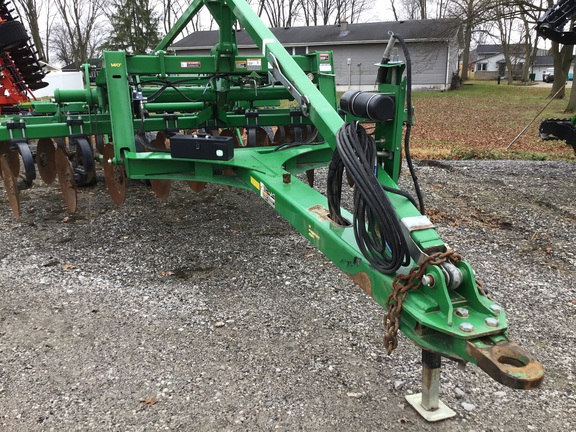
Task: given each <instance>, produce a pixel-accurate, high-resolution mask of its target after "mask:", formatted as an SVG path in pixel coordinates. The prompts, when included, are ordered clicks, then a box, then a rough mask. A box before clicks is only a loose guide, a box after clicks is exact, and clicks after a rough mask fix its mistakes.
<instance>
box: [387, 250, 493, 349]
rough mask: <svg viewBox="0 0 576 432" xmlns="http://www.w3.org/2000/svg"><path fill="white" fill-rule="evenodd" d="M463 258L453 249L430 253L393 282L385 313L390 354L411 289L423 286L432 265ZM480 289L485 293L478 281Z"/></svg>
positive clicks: (454, 262) (393, 347)
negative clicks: (425, 276)
mask: <svg viewBox="0 0 576 432" xmlns="http://www.w3.org/2000/svg"><path fill="white" fill-rule="evenodd" d="M461 260H462V256H461V255H460V254H458V253H456V252H454V251H453V250H448V251H446V252H436V253H434V254H432V255H429V256H428V258H426V259H425V260H424V261H423V262H422V263H421V264H420V265H419V266H416V267H414V268H412V269H411V270H410V272H409V273H408V274H398V275H396V277H395V278H394V281H393V282H392V292H391V293H390V295H389V296H388V298H387V299H386V308H387V309H388V312H387V313H386V315H384V328H385V334H384V346H385V347H386V351H387V352H388V354H391V353H392V351H394V350H395V349H396V347H397V346H398V328H399V327H400V318H401V317H402V303H403V301H404V299H405V298H406V295H407V294H408V292H409V291H411V290H414V289H418V288H420V287H421V286H422V277H423V276H424V274H425V273H426V269H427V268H428V266H430V265H436V266H439V265H442V264H444V263H445V262H447V261H449V262H450V263H452V264H454V265H456V263H458V262H459V261H461ZM476 283H477V285H478V290H479V291H480V292H481V293H482V294H483V295H485V294H484V292H483V290H482V285H481V284H480V283H479V282H478V281H476Z"/></svg>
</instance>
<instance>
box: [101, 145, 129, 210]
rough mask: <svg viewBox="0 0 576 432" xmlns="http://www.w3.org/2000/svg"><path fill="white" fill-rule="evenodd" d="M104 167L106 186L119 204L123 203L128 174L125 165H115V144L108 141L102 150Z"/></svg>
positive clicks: (113, 199)
mask: <svg viewBox="0 0 576 432" xmlns="http://www.w3.org/2000/svg"><path fill="white" fill-rule="evenodd" d="M102 159H103V162H102V167H103V168H104V180H105V181H106V188H107V189H108V193H109V194H110V197H111V198H112V201H114V202H115V203H116V204H117V205H122V203H123V202H124V200H125V199H126V174H125V173H124V167H122V166H120V165H114V164H113V163H112V160H113V159H114V145H113V144H111V143H108V144H106V145H105V146H104V151H103V152H102Z"/></svg>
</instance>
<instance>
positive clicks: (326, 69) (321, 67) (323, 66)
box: [320, 63, 332, 72]
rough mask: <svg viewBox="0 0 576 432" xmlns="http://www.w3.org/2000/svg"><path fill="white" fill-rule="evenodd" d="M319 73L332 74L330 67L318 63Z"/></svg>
mask: <svg viewBox="0 0 576 432" xmlns="http://www.w3.org/2000/svg"><path fill="white" fill-rule="evenodd" d="M320 72H332V66H330V65H329V64H327V63H320Z"/></svg>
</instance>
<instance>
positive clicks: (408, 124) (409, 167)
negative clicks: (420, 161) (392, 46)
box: [392, 34, 426, 214]
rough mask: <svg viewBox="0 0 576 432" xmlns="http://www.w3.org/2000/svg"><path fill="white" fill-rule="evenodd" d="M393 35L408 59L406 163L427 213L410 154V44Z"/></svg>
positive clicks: (420, 203) (421, 208)
mask: <svg viewBox="0 0 576 432" xmlns="http://www.w3.org/2000/svg"><path fill="white" fill-rule="evenodd" d="M392 37H394V38H395V39H396V40H397V41H398V42H399V43H400V45H401V46H402V51H403V52H404V58H405V59H406V111H407V113H408V119H407V121H406V133H405V134H404V154H405V155H406V163H407V164H408V169H409V170H410V176H411V177H412V182H413V183H414V190H415V191H416V196H417V197H418V207H419V209H420V213H422V214H425V212H426V209H425V208H424V197H423V196H422V191H421V190H420V184H419V183H418V177H417V176H416V171H415V170H414V165H413V164H412V156H411V155H410V132H411V130H412V118H413V116H414V112H413V109H412V60H411V58H410V51H409V50H408V45H406V42H405V41H404V38H403V37H402V36H400V35H397V34H394V35H393V36H392Z"/></svg>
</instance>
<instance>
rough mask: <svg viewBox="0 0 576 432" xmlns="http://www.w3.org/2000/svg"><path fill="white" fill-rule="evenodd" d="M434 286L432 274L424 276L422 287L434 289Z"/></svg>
mask: <svg viewBox="0 0 576 432" xmlns="http://www.w3.org/2000/svg"><path fill="white" fill-rule="evenodd" d="M434 284H435V282H434V276H432V275H431V274H426V275H424V276H422V285H424V286H427V287H430V288H434Z"/></svg>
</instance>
